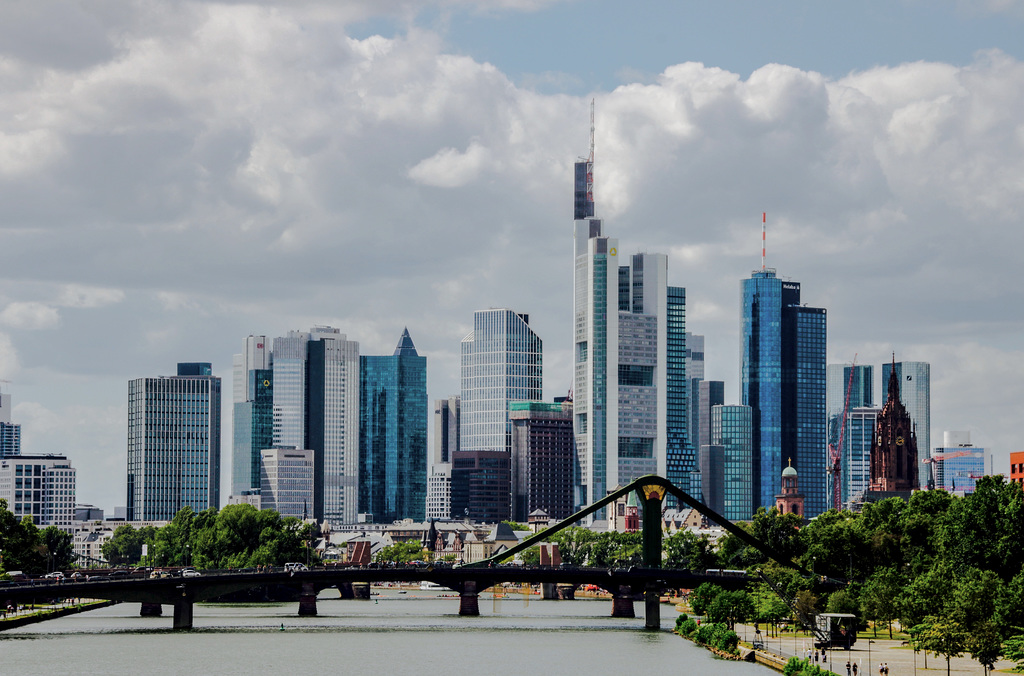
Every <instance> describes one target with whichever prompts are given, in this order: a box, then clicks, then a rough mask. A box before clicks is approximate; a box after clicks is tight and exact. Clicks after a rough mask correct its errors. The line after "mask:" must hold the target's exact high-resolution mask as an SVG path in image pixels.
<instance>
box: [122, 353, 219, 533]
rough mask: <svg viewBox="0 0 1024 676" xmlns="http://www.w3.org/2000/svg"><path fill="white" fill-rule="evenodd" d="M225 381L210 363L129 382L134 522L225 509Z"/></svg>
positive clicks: (130, 516) (130, 495)
mask: <svg viewBox="0 0 1024 676" xmlns="http://www.w3.org/2000/svg"><path fill="white" fill-rule="evenodd" d="M220 407H221V381H220V378H218V377H216V376H214V375H213V371H212V368H211V365H210V364H209V363H208V362H189V363H179V364H178V374H177V375H176V376H170V377H164V376H160V377H156V378H136V379H135V380H131V381H129V382H128V510H127V518H128V520H129V521H154V520H170V519H173V518H174V515H175V514H177V513H178V510H180V509H181V508H183V507H191V508H192V509H193V510H194V511H196V512H201V511H203V510H204V509H206V508H208V507H220V415H221V409H220Z"/></svg>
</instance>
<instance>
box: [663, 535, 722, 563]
mask: <svg viewBox="0 0 1024 676" xmlns="http://www.w3.org/2000/svg"><path fill="white" fill-rule="evenodd" d="M661 548H662V551H663V553H664V561H663V563H664V566H665V567H666V568H688V569H690V570H696V571H703V570H707V569H708V568H714V567H715V565H716V563H717V557H716V555H715V547H714V544H713V543H712V542H711V538H709V537H708V536H707V535H703V534H702V535H697V534H695V533H693V532H691V531H689V530H680V531H676V532H675V533H673V534H672V535H669V536H668V537H666V538H665V539H664V540H662V544H661Z"/></svg>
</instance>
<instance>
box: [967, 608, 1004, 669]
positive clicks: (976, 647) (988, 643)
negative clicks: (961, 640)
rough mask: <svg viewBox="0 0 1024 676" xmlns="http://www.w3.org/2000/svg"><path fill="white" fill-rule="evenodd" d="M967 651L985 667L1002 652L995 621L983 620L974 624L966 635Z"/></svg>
mask: <svg viewBox="0 0 1024 676" xmlns="http://www.w3.org/2000/svg"><path fill="white" fill-rule="evenodd" d="M965 647H966V649H967V652H969V653H971V657H973V658H974V659H976V660H978V662H979V663H980V664H981V665H982V666H983V667H984V668H985V669H986V670H991V669H992V665H993V664H994V663H995V661H996V660H998V659H999V656H1000V655H1002V654H1003V641H1002V638H1001V637H1000V635H999V630H998V629H997V628H996V625H995V623H993V622H990V621H988V620H984V621H982V622H979V623H977V624H975V625H974V626H973V627H972V628H971V631H970V633H969V634H968V636H967V644H966V646H965Z"/></svg>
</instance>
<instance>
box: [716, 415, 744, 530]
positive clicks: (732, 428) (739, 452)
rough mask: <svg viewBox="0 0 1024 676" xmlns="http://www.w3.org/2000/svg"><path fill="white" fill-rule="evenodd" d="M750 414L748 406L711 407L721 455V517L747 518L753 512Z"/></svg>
mask: <svg viewBox="0 0 1024 676" xmlns="http://www.w3.org/2000/svg"><path fill="white" fill-rule="evenodd" d="M751 413H752V411H751V408H750V407H749V406H724V405H722V406H713V407H712V408H711V446H712V447H718V448H721V455H722V471H721V477H722V487H721V489H719V490H720V491H721V495H722V516H724V517H725V518H727V519H729V520H730V521H746V520H748V519H750V517H751V515H752V514H753V513H754V506H753V505H752V504H751V497H752V493H753V491H752V482H753V477H752V472H751V468H752V466H753V463H752V456H753V448H754V447H753V443H752V431H753V428H752V425H751V420H752V416H751ZM712 492H713V491H712Z"/></svg>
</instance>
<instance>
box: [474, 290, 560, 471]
mask: <svg viewBox="0 0 1024 676" xmlns="http://www.w3.org/2000/svg"><path fill="white" fill-rule="evenodd" d="M542 377H543V345H542V342H541V339H540V337H539V336H538V335H537V334H536V333H534V332H533V329H531V328H530V316H529V315H525V314H520V313H517V312H514V311H512V310H508V309H493V308H492V309H490V310H478V311H477V312H474V313H473V330H472V331H471V332H470V333H469V335H467V336H466V337H465V338H463V339H462V398H461V402H460V406H461V413H460V420H459V450H460V451H497V450H500V451H505V452H507V453H511V452H512V425H511V423H510V422H509V417H508V405H509V402H512V401H540V400H541V399H542V398H543V385H542Z"/></svg>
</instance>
